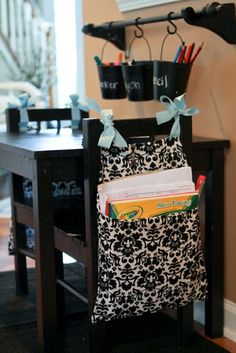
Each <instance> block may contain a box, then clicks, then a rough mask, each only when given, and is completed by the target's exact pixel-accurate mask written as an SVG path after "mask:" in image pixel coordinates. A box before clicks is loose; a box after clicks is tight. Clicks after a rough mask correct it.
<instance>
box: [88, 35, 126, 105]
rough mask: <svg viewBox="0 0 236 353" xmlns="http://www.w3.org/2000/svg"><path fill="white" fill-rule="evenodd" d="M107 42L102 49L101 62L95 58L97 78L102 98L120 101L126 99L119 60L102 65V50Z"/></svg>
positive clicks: (102, 53)
mask: <svg viewBox="0 0 236 353" xmlns="http://www.w3.org/2000/svg"><path fill="white" fill-rule="evenodd" d="M108 43H109V42H108V41H106V42H105V44H104V45H103V47H102V51H101V60H100V59H99V58H98V57H96V59H97V60H96V59H95V60H96V62H97V68H98V76H99V81H100V88H101V93H102V98H104V99H122V98H126V89H125V85H124V79H123V74H122V69H121V60H122V54H121V53H119V55H120V54H121V58H120V59H119V61H118V62H108V63H106V64H105V63H103V55H104V50H105V48H106V46H107V44H108Z"/></svg>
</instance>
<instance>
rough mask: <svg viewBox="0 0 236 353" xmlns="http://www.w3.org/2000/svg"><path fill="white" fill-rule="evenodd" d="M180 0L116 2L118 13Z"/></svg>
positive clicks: (124, 0)
mask: <svg viewBox="0 0 236 353" xmlns="http://www.w3.org/2000/svg"><path fill="white" fill-rule="evenodd" d="M177 1H181V0H116V3H117V5H118V8H119V10H120V12H126V11H132V10H138V9H143V8H145V7H151V6H157V5H163V4H166V3H169V2H177Z"/></svg>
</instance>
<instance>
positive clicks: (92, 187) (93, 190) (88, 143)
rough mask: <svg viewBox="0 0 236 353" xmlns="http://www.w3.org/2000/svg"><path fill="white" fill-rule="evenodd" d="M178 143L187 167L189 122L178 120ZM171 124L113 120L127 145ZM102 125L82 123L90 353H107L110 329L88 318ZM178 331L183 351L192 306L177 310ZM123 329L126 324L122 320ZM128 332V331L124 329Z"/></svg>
mask: <svg viewBox="0 0 236 353" xmlns="http://www.w3.org/2000/svg"><path fill="white" fill-rule="evenodd" d="M180 123H181V137H180V138H181V142H182V144H183V149H184V151H185V153H186V156H187V160H188V165H190V166H191V161H192V119H191V117H181V118H180ZM172 124H173V121H171V122H168V123H165V124H163V125H160V126H157V124H156V119H155V118H145V119H124V120H123V119H121V120H115V127H116V129H117V130H118V131H119V132H120V133H121V135H122V136H123V137H124V138H125V139H126V141H127V142H135V141H136V140H137V139H138V141H140V142H141V141H146V139H147V138H148V139H149V138H150V137H151V136H154V135H155V136H156V135H160V136H163V135H165V136H166V135H169V133H170V129H171V126H172ZM102 130H103V125H102V124H101V123H100V121H99V120H98V119H92V118H90V119H84V120H83V146H84V191H85V220H86V244H87V287H88V310H89V320H90V325H89V328H90V333H89V334H90V340H89V342H90V352H91V353H95V352H96V353H99V352H103V353H105V352H107V351H108V345H109V344H108V342H109V337H110V333H109V332H110V331H109V330H110V328H111V325H110V324H109V323H107V322H100V323H96V324H94V323H92V322H91V319H90V318H91V315H92V312H93V308H94V303H95V297H96V293H97V285H98V269H97V260H98V254H97V247H98V229H97V209H96V197H97V185H98V181H99V171H100V167H101V165H100V163H101V161H100V148H99V147H98V146H97V143H98V140H99V136H100V134H101V132H102ZM177 312H178V314H177V317H178V327H179V332H180V335H179V344H180V345H181V346H182V347H185V346H188V345H190V344H191V343H192V335H193V305H192V304H191V303H190V304H187V305H186V306H184V307H182V308H179V309H178V310H177ZM122 326H123V327H124V326H125V320H123V319H122ZM127 330H128V332H129V328H127Z"/></svg>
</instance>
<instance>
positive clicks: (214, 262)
mask: <svg viewBox="0 0 236 353" xmlns="http://www.w3.org/2000/svg"><path fill="white" fill-rule="evenodd" d="M211 153H212V156H211V161H212V166H211V171H210V172H209V173H208V175H207V179H206V186H205V195H206V224H205V234H206V236H205V251H206V269H207V275H208V296H207V300H206V303H205V333H206V335H207V336H210V337H213V338H215V337H221V336H223V319H224V318H223V298H224V149H223V148H222V149H221V148H218V149H213V150H212V151H211Z"/></svg>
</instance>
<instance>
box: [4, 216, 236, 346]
mask: <svg viewBox="0 0 236 353" xmlns="http://www.w3.org/2000/svg"><path fill="white" fill-rule="evenodd" d="M8 234H9V218H0V271H1V272H3V271H11V270H13V269H14V259H13V256H9V255H8V250H7V245H8ZM27 265H28V267H34V261H33V260H31V259H27ZM194 328H195V331H196V332H198V333H200V334H202V335H204V327H203V326H201V325H200V324H198V323H197V322H195V325H194ZM207 338H208V339H209V340H210V341H212V342H214V343H216V344H217V345H219V346H220V347H223V348H225V349H226V350H228V351H229V352H230V353H236V342H232V341H230V340H229V339H227V338H225V337H222V338H216V339H210V338H209V337H207Z"/></svg>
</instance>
